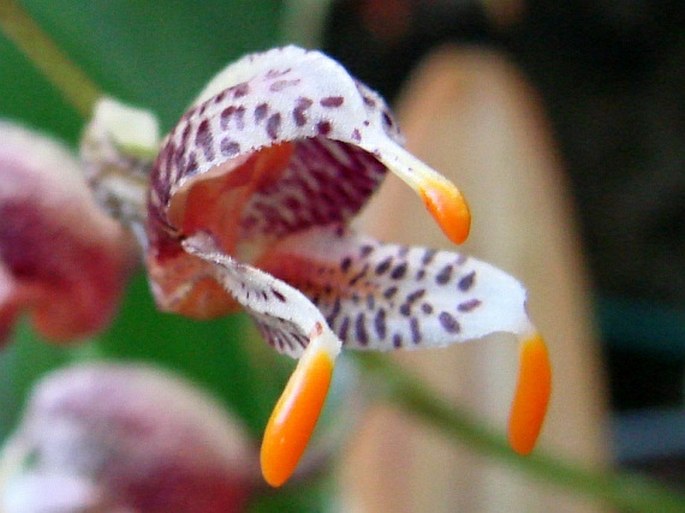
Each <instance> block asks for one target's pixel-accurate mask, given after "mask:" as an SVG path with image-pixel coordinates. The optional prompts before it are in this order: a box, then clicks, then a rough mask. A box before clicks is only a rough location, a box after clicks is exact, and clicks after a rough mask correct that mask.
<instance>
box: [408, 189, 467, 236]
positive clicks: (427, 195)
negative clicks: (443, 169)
mask: <svg viewBox="0 0 685 513" xmlns="http://www.w3.org/2000/svg"><path fill="white" fill-rule="evenodd" d="M419 193H420V194H421V198H422V199H423V202H424V204H425V205H426V208H427V209H428V211H429V212H430V213H431V215H432V216H433V218H434V219H435V220H436V221H437V223H438V224H439V225H440V228H441V229H442V231H443V232H444V233H445V235H447V237H448V238H449V239H450V240H451V241H452V242H454V243H455V244H461V243H462V242H464V241H465V240H466V239H467V238H468V236H469V230H470V229H471V213H470V211H469V207H468V204H467V203H466V200H465V199H464V197H463V196H462V194H461V192H459V189H457V188H456V187H455V186H454V184H452V182H450V181H448V180H445V181H444V182H443V181H442V180H441V181H434V180H431V181H430V183H428V184H425V185H424V186H422V187H421V188H420V189H419Z"/></svg>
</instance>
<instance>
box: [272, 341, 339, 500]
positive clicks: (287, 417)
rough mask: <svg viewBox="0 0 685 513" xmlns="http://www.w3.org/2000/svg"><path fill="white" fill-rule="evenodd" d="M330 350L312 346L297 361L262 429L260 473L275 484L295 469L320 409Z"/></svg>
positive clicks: (330, 366)
mask: <svg viewBox="0 0 685 513" xmlns="http://www.w3.org/2000/svg"><path fill="white" fill-rule="evenodd" d="M333 366H334V361H333V357H332V356H331V354H330V352H329V351H327V350H326V349H324V348H316V350H315V352H314V353H313V354H305V355H304V356H303V357H302V358H301V359H300V361H299V362H298V365H297V367H296V368H295V371H294V372H293V374H292V376H290V379H289V381H288V384H287V385H286V387H285V390H284V391H283V394H282V395H281V397H280V399H279V400H278V402H277V403H276V407H275V408H274V410H273V412H272V413H271V418H270V419H269V422H268V424H267V426H266V430H265V431H264V438H263V440H262V449H261V465H262V475H263V476H264V479H265V480H266V482H267V483H269V484H270V485H271V486H274V487H277V486H281V485H282V484H283V483H285V482H286V481H287V480H288V479H289V478H290V476H291V475H292V474H293V472H295V468H296V467H297V464H298V462H299V461H300V458H301V457H302V454H303V453H304V450H305V448H306V446H307V443H308V442H309V439H310V438H311V435H312V432H313V431H314V426H315V425H316V421H317V420H318V418H319V415H320V413H321V410H322V409H323V405H324V401H325V399H326V394H327V393H328V388H329V386H330V383H331V377H332V375H333Z"/></svg>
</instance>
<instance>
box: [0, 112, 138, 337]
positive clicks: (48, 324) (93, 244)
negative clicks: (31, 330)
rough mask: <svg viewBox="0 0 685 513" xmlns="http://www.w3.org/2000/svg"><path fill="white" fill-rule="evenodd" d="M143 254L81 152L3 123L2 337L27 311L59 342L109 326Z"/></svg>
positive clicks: (0, 131)
mask: <svg viewBox="0 0 685 513" xmlns="http://www.w3.org/2000/svg"><path fill="white" fill-rule="evenodd" d="M135 259H136V254H135V244H134V242H133V239H132V237H131V236H130V234H129V233H128V231H127V230H125V229H124V228H122V226H121V225H120V224H119V223H118V222H116V221H115V220H113V219H112V218H110V217H109V216H108V215H107V214H106V213H105V212H104V211H103V210H102V209H101V208H100V207H99V206H98V205H97V204H96V203H95V201H94V199H93V197H92V193H91V191H90V189H89V188H88V186H87V184H86V181H85V179H84V177H83V174H82V170H81V166H80V164H79V162H78V161H77V160H76V159H75V157H74V156H73V155H72V154H71V153H70V152H69V151H68V150H67V149H66V148H65V147H63V146H62V145H60V144H58V143H57V142H55V141H54V140H52V139H49V138H47V137H45V136H43V135H40V134H37V133H34V132H32V131H29V130H27V129H24V128H21V127H18V126H16V125H13V124H10V123H7V122H2V121H0V341H2V340H3V339H5V338H6V337H7V336H8V335H9V332H10V331H11V328H12V324H13V322H14V320H15V319H16V316H17V315H18V314H20V313H21V312H22V311H28V312H29V313H30V314H31V316H32V318H33V322H34V325H35V328H36V329H37V331H38V332H40V333H41V334H42V335H44V336H45V337H47V338H49V339H52V340H58V341H62V340H70V339H74V338H80V337H84V336H88V335H91V334H93V333H95V332H97V331H98V330H100V329H102V328H104V327H105V326H106V325H107V324H108V322H109V321H110V320H111V318H112V315H113V313H114V311H115V309H116V306H117V303H118V300H119V297H120V295H121V292H122V289H123V286H124V283H125V280H126V278H127V277H128V275H129V273H130V270H131V269H132V267H133V263H134V262H135Z"/></svg>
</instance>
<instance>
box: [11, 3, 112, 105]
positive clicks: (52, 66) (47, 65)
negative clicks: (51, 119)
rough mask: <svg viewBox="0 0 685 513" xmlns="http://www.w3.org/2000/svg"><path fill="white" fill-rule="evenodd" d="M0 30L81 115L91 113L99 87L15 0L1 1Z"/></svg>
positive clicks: (98, 94)
mask: <svg viewBox="0 0 685 513" xmlns="http://www.w3.org/2000/svg"><path fill="white" fill-rule="evenodd" d="M0 29H1V30H2V31H3V32H4V33H5V35H6V36H7V38H8V39H10V40H11V41H12V42H14V44H15V45H16V46H17V47H18V48H19V49H20V50H21V51H23V52H24V53H25V54H26V56H27V57H28V58H29V59H30V60H31V62H32V63H33V64H34V65H35V66H36V67H37V68H38V69H39V70H40V71H41V72H42V73H43V74H44V75H45V76H46V77H47V78H48V80H49V81H50V82H51V83H52V84H53V85H54V86H55V87H56V88H57V89H58V90H59V91H60V93H61V94H62V96H63V97H64V98H65V99H66V100H67V101H68V102H69V103H70V104H71V105H72V106H73V107H74V108H75V109H76V110H77V111H78V112H79V113H80V114H81V116H83V117H84V118H88V117H89V116H90V114H91V111H92V109H93V106H94V105H95V102H96V101H97V99H98V98H99V97H100V91H99V89H98V88H97V86H96V85H95V84H94V83H93V82H92V81H91V80H90V79H89V78H88V76H86V74H85V73H83V72H82V71H81V69H80V68H79V67H78V66H76V65H75V64H74V63H73V62H72V61H71V60H70V59H69V58H68V57H67V56H66V55H65V54H64V53H63V52H62V51H61V50H60V49H59V48H58V47H57V45H56V44H55V43H54V42H53V41H52V39H51V38H50V37H49V36H48V35H47V34H46V33H45V32H43V31H42V30H41V28H40V27H39V26H38V25H37V24H36V22H35V21H33V19H32V18H31V16H30V15H29V14H28V13H27V12H26V11H25V10H24V9H23V8H22V7H21V6H20V5H19V4H18V3H17V2H16V1H15V0H0Z"/></svg>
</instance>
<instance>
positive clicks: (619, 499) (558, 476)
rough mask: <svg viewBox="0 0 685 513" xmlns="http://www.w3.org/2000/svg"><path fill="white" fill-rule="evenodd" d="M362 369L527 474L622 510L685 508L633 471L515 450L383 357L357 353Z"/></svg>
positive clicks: (684, 502) (409, 404) (440, 424)
mask: <svg viewBox="0 0 685 513" xmlns="http://www.w3.org/2000/svg"><path fill="white" fill-rule="evenodd" d="M357 360H358V361H359V363H361V365H362V367H363V368H364V370H365V371H366V373H367V375H368V376H369V377H372V378H378V383H379V384H382V385H381V390H382V393H383V394H384V395H385V397H386V398H387V399H389V400H390V401H391V402H392V403H393V404H395V405H396V406H398V407H400V408H401V409H403V410H404V411H406V412H407V413H409V414H411V415H414V416H416V417H418V418H420V419H422V420H423V421H425V422H427V423H429V424H430V425H432V426H435V427H437V428H439V429H440V430H441V431H442V432H443V433H444V434H446V435H447V436H448V437H449V439H450V440H453V441H454V442H455V443H463V444H467V445H469V447H471V448H472V449H473V450H475V451H478V452H480V453H481V454H484V455H487V456H491V457H493V458H495V459H496V460H498V461H500V462H502V463H506V464H508V465H510V466H511V467H512V468H516V469H517V470H519V471H521V472H523V473H524V474H527V475H528V476H529V477H531V478H533V479H535V480H538V481H541V482H543V481H544V482H547V483H551V484H555V485H557V486H560V487H563V488H566V489H568V490H569V491H571V492H573V493H577V494H582V495H586V496H588V497H591V498H594V499H596V500H599V501H603V502H604V503H606V504H607V505H610V506H613V507H616V508H618V509H620V510H621V511H631V512H644V513H671V512H672V513H676V512H683V511H685V495H683V494H681V493H678V492H676V491H673V490H670V489H669V488H667V487H665V486H663V485H661V484H660V483H657V482H655V481H653V480H651V479H647V478H644V477H641V476H637V475H631V474H625V473H612V472H607V471H599V470H588V469H585V468H582V467H580V466H578V465H576V464H572V463H569V462H566V461H563V460H560V459H559V458H556V457H552V456H550V455H547V454H542V453H540V452H539V451H536V452H535V453H533V454H532V455H530V456H525V457H522V456H519V455H517V454H516V453H514V452H513V450H511V448H510V447H509V445H508V443H507V441H506V439H505V438H504V437H503V436H501V435H499V434H497V433H494V432H493V431H491V430H489V429H487V428H486V427H485V426H483V425H482V423H480V422H478V421H477V420H475V419H473V418H472V417H471V416H470V415H469V414H468V413H466V412H464V411H462V410H460V409H459V408H457V407H455V406H454V405H452V404H450V403H448V402H447V401H445V400H443V399H441V398H440V397H439V396H438V395H436V394H435V393H434V392H432V391H430V390H428V389H427V388H426V387H425V385H424V384H423V383H422V382H421V381H420V380H419V379H417V378H415V377H413V376H412V375H410V374H409V373H407V372H406V371H405V370H404V369H402V368H401V367H400V366H399V365H397V364H395V363H393V362H391V361H390V360H389V359H388V358H387V357H384V356H382V355H374V354H363V355H358V357H357Z"/></svg>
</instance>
